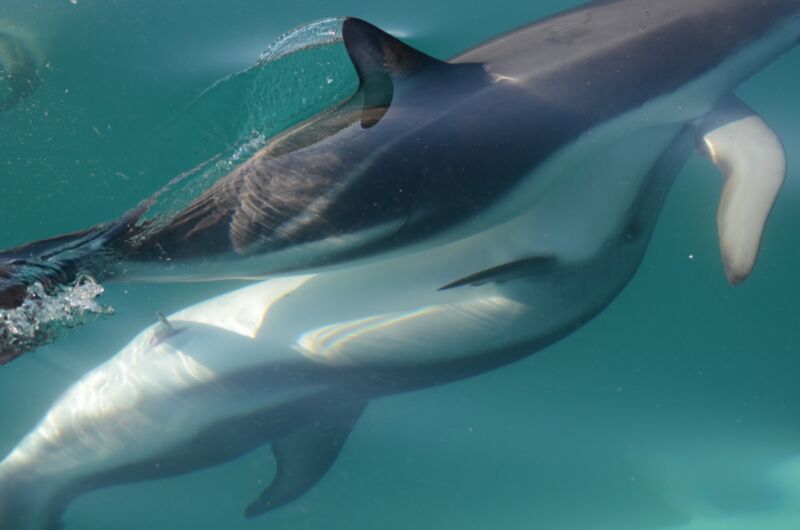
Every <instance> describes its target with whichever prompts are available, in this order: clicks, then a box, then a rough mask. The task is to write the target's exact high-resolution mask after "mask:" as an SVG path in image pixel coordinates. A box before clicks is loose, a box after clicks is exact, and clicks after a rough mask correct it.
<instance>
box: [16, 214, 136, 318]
mask: <svg viewBox="0 0 800 530" xmlns="http://www.w3.org/2000/svg"><path fill="white" fill-rule="evenodd" d="M145 210H146V206H142V207H137V208H135V209H133V210H131V211H130V212H128V213H126V214H125V215H123V216H121V217H119V218H117V219H114V220H113V221H109V222H107V223H101V224H98V225H95V226H93V227H90V228H87V229H85V230H80V231H77V232H72V233H69V234H64V235H61V236H56V237H52V238H48V239H42V240H39V241H34V242H32V243H27V244H25V245H21V246H18V247H14V248H10V249H7V250H3V251H0V309H13V308H15V307H18V306H20V305H22V303H23V302H24V301H25V299H26V298H27V296H28V290H29V288H30V287H31V286H32V285H33V284H34V283H37V282H38V283H41V284H42V285H43V287H44V288H45V289H50V288H53V287H57V286H59V285H66V284H68V283H70V282H73V281H75V280H76V278H78V277H79V276H80V275H82V274H90V275H93V276H96V277H97V279H103V278H104V277H105V276H107V274H108V271H107V267H108V265H109V264H110V263H113V262H115V261H116V260H117V259H119V258H120V257H121V254H122V253H124V248H125V244H124V243H125V242H126V241H127V240H128V239H129V238H130V236H131V235H132V233H133V232H134V231H135V225H136V222H137V221H138V220H139V218H140V217H141V216H142V215H143V213H144V212H145Z"/></svg>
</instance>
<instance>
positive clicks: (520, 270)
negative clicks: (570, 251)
mask: <svg viewBox="0 0 800 530" xmlns="http://www.w3.org/2000/svg"><path fill="white" fill-rule="evenodd" d="M557 263H558V258H556V257H555V256H532V257H527V258H522V259H518V260H515V261H511V262H509V263H504V264H502V265H498V266H497V267H491V268H489V269H485V270H482V271H480V272H476V273H474V274H470V275H469V276H465V277H463V278H461V279H459V280H456V281H454V282H450V283H448V284H447V285H445V286H444V287H440V288H439V289H438V290H439V291H446V290H448V289H453V288H455V287H463V286H465V285H471V286H473V287H477V286H480V285H484V284H487V283H503V282H507V281H511V280H516V279H521V278H527V277H531V276H535V275H538V274H542V273H545V272H549V271H551V270H553V267H554V266H555V265H556V264H557Z"/></svg>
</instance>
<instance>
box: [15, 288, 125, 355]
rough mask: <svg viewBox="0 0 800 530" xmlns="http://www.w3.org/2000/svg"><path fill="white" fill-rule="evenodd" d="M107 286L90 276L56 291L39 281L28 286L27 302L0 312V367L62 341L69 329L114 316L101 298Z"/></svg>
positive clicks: (111, 309)
mask: <svg viewBox="0 0 800 530" xmlns="http://www.w3.org/2000/svg"><path fill="white" fill-rule="evenodd" d="M103 291H104V289H103V286H102V285H100V284H99V283H97V282H96V281H95V280H94V279H93V278H91V277H90V276H85V275H84V276H81V277H79V278H78V279H76V280H75V281H74V282H73V283H72V284H70V285H60V286H56V287H54V288H53V289H50V290H48V289H45V287H44V286H43V285H42V284H41V283H39V282H37V283H34V284H33V285H31V286H29V287H28V294H27V297H26V299H25V301H24V302H23V303H22V305H20V306H19V307H16V308H14V309H0V364H5V363H7V362H9V361H11V360H13V359H15V358H16V357H18V356H20V355H22V354H23V353H26V352H28V351H31V350H33V349H35V348H38V347H39V346H43V345H45V344H47V343H49V342H52V341H54V340H56V339H58V338H59V337H60V336H62V335H64V334H65V333H67V332H68V331H69V330H71V329H74V328H76V327H78V326H81V325H83V324H85V323H87V322H88V321H91V320H94V319H95V318H97V316H99V315H110V314H112V313H113V312H114V310H113V308H111V307H108V306H103V305H101V304H99V303H98V302H97V298H98V297H99V296H100V295H101V294H103Z"/></svg>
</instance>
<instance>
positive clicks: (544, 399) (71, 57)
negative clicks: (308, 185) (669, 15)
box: [0, 0, 800, 530]
mask: <svg viewBox="0 0 800 530" xmlns="http://www.w3.org/2000/svg"><path fill="white" fill-rule="evenodd" d="M579 3H581V2H576V1H571V2H567V1H563V0H562V1H555V0H539V1H537V2H521V1H508V2H486V1H481V2H479V1H477V0H461V1H458V2H455V1H452V0H449V1H439V2H429V1H428V2H423V1H420V0H406V1H405V2H402V3H399V2H397V3H380V2H363V1H357V0H327V1H322V0H303V1H298V2H290V3H278V2H274V1H268V0H259V1H253V0H230V1H226V2H218V1H211V0H192V1H189V0H170V1H169V2H155V1H152V0H143V1H137V2H132V1H128V2H124V1H110V0H104V1H101V0H77V1H75V0H52V1H48V2H33V1H31V0H3V3H2V6H0V33H13V34H16V35H20V36H22V37H23V38H24V39H25V41H26V43H27V44H28V45H29V47H30V49H31V53H32V54H33V55H35V56H36V58H37V60H38V61H39V63H40V65H41V68H40V72H41V82H40V84H39V86H37V87H36V88H35V90H34V91H33V92H32V93H31V94H29V95H28V96H27V97H26V98H24V99H23V100H21V101H19V102H18V103H17V104H16V105H15V106H14V107H13V108H11V109H9V110H7V111H5V112H2V113H0V248H6V247H9V246H12V245H16V244H21V243H24V242H27V241H30V240H34V239H40V238H43V237H48V236H51V235H54V234H59V233H63V232H66V231H70V230H77V229H80V228H83V227H85V226H88V225H91V224H94V223H97V222H101V221H104V220H107V219H110V218H113V217H116V216H118V215H119V214H120V213H122V212H123V211H125V210H127V209H129V208H131V207H133V206H135V205H136V204H137V202H139V201H140V200H142V199H145V198H146V197H148V196H149V195H151V194H152V193H153V192H155V191H156V190H159V189H161V188H162V186H164V185H165V184H166V183H167V182H168V181H170V180H171V179H172V178H173V177H175V176H177V175H179V174H181V173H182V172H185V171H189V170H192V168H197V167H198V166H201V165H202V164H203V163H204V162H205V161H208V160H212V159H214V157H216V156H221V159H222V160H223V161H224V160H230V159H231V157H232V156H234V155H231V154H230V153H228V152H226V151H224V150H225V149H230V148H233V147H235V145H232V144H231V142H230V139H231V138H232V137H236V136H237V135H240V137H241V138H242V139H243V141H244V140H247V132H248V131H249V130H251V129H252V127H256V125H255V123H256V122H257V123H258V127H260V130H259V132H261V133H265V132H266V133H269V132H270V131H271V132H276V131H277V130H280V128H282V127H285V126H286V125H288V123H291V121H293V120H297V119H300V118H302V117H303V112H309V109H310V112H312V113H313V111H314V107H315V105H316V106H320V105H322V106H324V104H325V102H326V101H328V100H329V99H330V98H332V97H334V96H335V95H336V94H337V93H338V92H337V91H343V93H345V94H346V93H347V90H348V89H349V88H352V86H354V85H352V83H353V82H354V79H355V77H354V76H353V75H352V73H351V74H350V76H349V77H348V76H347V75H346V74H342V75H339V73H340V72H342V65H341V64H338V63H337V64H332V63H319V62H318V61H319V60H321V59H319V58H317V57H313V56H306V57H305V58H304V59H302V61H305V62H306V63H305V65H304V64H300V66H299V67H298V66H297V65H295V66H293V68H295V67H297V68H300V70H301V73H302V75H298V74H297V71H296V70H293V71H292V72H288V71H283V72H282V71H278V72H277V74H275V75H272V76H263V78H261V77H259V78H258V79H256V80H255V81H253V80H252V79H251V81H253V82H252V83H250V84H249V85H248V90H251V92H252V89H253V86H254V83H255V85H258V86H257V88H258V90H262V91H265V93H267V94H269V95H268V96H267V97H266V98H265V99H262V100H259V101H258V102H256V103H252V102H251V103H249V104H247V105H245V104H243V103H242V101H240V99H238V96H239V95H241V94H243V90H244V89H242V88H241V87H239V86H238V85H237V83H238V82H239V81H238V79H245V80H247V79H248V78H247V77H246V76H245V77H241V76H239V77H233V78H231V77H229V76H231V75H232V74H235V73H237V72H242V71H243V70H246V69H248V68H250V67H251V66H252V65H254V64H256V63H257V61H258V59H259V56H260V55H261V53H262V52H264V51H265V50H268V49H270V45H271V43H273V42H274V41H275V40H276V39H278V38H279V37H280V36H281V35H282V34H284V33H285V32H286V31H288V30H290V29H291V28H293V27H296V26H298V25H301V24H305V23H308V22H311V21H314V20H319V19H324V18H327V17H338V16H344V15H353V16H358V17H361V18H364V19H366V20H369V21H370V22H372V23H374V24H376V25H378V26H379V27H382V28H384V29H387V30H389V31H390V32H392V33H394V34H395V35H397V36H399V37H401V38H403V39H404V40H405V41H406V42H408V43H409V44H411V45H413V46H415V47H417V48H420V49H422V50H424V51H426V52H427V53H430V54H432V55H434V56H437V57H440V58H447V57H450V56H452V55H455V54H456V53H458V52H460V51H461V50H463V49H465V48H468V47H470V46H473V45H475V44H478V43H480V42H481V41H483V40H485V39H487V38H490V37H492V36H494V35H496V34H498V33H501V32H503V31H506V30H509V29H511V28H514V27H516V26H519V25H522V24H525V23H527V22H530V21H533V20H535V19H537V18H541V17H542V16H545V15H547V14H550V13H553V12H556V11H559V10H562V9H565V8H568V7H572V6H574V5H578V4H579ZM325 60H327V59H325ZM330 72H336V77H335V78H334V79H332V80H331V79H329V78H330V76H331V74H330ZM264 83H274V85H263V84H264ZM251 92H250V93H249V94H250V95H251V96H252V93H251ZM738 94H739V95H740V96H741V97H742V99H743V100H744V101H745V102H747V103H748V104H750V105H751V106H752V107H753V108H754V109H756V110H757V111H758V112H759V113H760V114H761V115H762V116H763V117H764V118H765V119H766V121H767V122H768V123H770V125H772V126H773V128H774V129H775V130H776V131H777V133H778V134H779V136H780V137H781V139H782V140H783V142H784V145H785V147H786V150H787V155H788V159H789V175H788V177H787V182H786V185H785V188H784V190H783V193H782V195H781V197H780V198H779V200H778V203H777V205H776V207H775V210H774V211H773V214H772V217H771V219H770V222H769V225H768V227H767V231H766V236H765V239H764V242H763V246H762V252H761V255H760V257H759V261H758V263H757V265H756V269H755V272H754V273H753V275H752V276H751V277H750V278H749V279H748V280H747V281H746V282H745V283H744V284H743V285H742V286H740V287H737V288H732V287H730V286H729V285H728V283H727V281H726V280H725V277H724V274H723V271H722V265H721V262H720V258H719V251H718V244H717V238H716V222H715V217H716V206H717V200H718V195H719V190H720V186H721V179H720V178H719V176H718V174H717V172H716V170H715V169H714V168H713V167H712V166H711V164H710V163H709V162H707V161H705V160H704V159H701V158H700V157H699V156H696V155H695V156H693V157H692V158H691V160H690V162H689V163H688V164H687V166H686V167H685V169H684V171H683V172H682V173H681V175H680V176H679V177H678V180H677V182H676V184H675V185H674V187H673V189H672V191H671V193H670V196H669V199H668V202H667V204H666V207H665V210H664V212H663V213H662V215H661V218H660V220H659V224H658V227H657V229H656V232H655V235H654V238H653V240H652V242H651V244H650V247H649V250H648V252H647V255H646V258H645V261H644V263H643V265H642V267H641V269H640V270H639V272H638V274H637V275H636V277H635V278H634V280H633V281H632V282H631V283H630V285H629V286H628V287H627V288H626V289H625V290H624V291H623V293H622V294H621V295H620V296H619V298H618V299H617V300H616V301H615V302H614V303H613V304H612V305H611V306H610V307H609V308H608V309H606V310H605V311H604V312H603V313H602V314H601V315H600V316H599V317H597V318H596V319H595V320H593V321H592V322H590V323H589V324H588V325H586V326H585V327H583V328H582V329H580V330H579V331H578V332H576V333H574V334H572V335H571V336H569V337H567V338H566V339H564V340H562V341H560V342H558V343H556V344H555V345H553V346H551V347H549V348H547V349H545V350H543V351H542V352H540V353H538V354H536V355H534V356H531V357H529V358H528V359H527V360H525V361H523V362H520V363H517V364H514V365H511V366H508V367H506V368H503V369H500V370H497V371H495V372H491V373H488V374H485V375H482V376H480V377H477V378H474V379H471V380H467V381H463V382H459V383H455V384H452V385H447V386H443V387H439V388H434V389H429V390H425V391H420V392H415V393H410V394H406V395H400V396H393V397H389V398H384V399H380V400H376V401H373V402H371V403H370V405H369V407H368V408H367V410H366V412H365V414H364V415H363V416H362V418H361V419H360V421H359V422H358V424H357V427H356V429H355V431H354V432H353V434H352V435H351V436H350V438H349V440H348V442H347V444H346V445H345V447H344V450H343V452H342V455H341V456H340V458H339V459H338V461H337V462H336V464H335V466H334V467H333V469H332V470H331V472H330V473H329V474H328V475H327V476H326V477H325V478H324V479H323V480H322V482H321V483H320V484H319V485H318V486H317V487H316V488H314V489H313V490H312V491H311V492H310V493H308V494H307V495H305V496H303V497H302V498H301V499H299V500H298V501H296V502H294V503H292V504H291V505H289V506H287V507H285V508H283V509H280V510H278V511H276V512H274V513H270V514H268V515H266V516H264V517H261V518H258V519H255V520H251V521H248V520H245V519H244V517H243V515H242V514H243V510H244V507H245V506H246V505H247V504H248V503H249V502H250V501H251V500H253V499H254V498H255V497H256V496H257V494H258V493H259V492H260V490H261V489H262V487H263V485H264V484H266V483H267V482H268V481H269V479H270V478H271V476H272V473H273V472H274V461H273V458H272V455H271V453H270V451H269V449H268V448H263V449H259V450H257V451H255V452H253V453H251V454H249V455H247V456H246V457H244V458H241V459H239V460H237V461H235V462H233V463H231V464H227V465H224V466H220V467H217V468H213V469H209V470H205V471H201V472H197V473H193V474H190V475H186V476H182V477H178V478H175V479H169V480H162V481H156V482H146V483H141V484H134V485H128V486H122V487H115V488H110V489H107V490H101V491H98V492H95V493H92V494H89V495H86V496H84V497H81V498H79V499H78V500H77V502H75V503H74V504H73V505H72V506H71V507H70V509H69V511H68V512H67V514H66V517H65V522H66V530H95V529H97V530H100V529H103V530H108V529H113V530H134V529H136V530H139V529H141V528H155V529H170V530H172V529H175V530H183V529H186V530H188V529H193V530H195V529H221V528H226V529H227V528H230V529H256V528H258V529H261V528H264V529H267V528H268V529H275V530H278V529H292V530H294V529H298V530H299V529H326V530H334V529H360V528H364V529H373V528H383V529H398V530H399V529H410V528H423V529H440V528H458V529H487V528H492V529H522V528H526V529H527V528H537V529H539V528H540V529H547V530H550V529H591V530H594V529H615V530H622V529H678V528H680V529H683V528H685V529H725V530H727V529H736V528H743V529H744V528H747V529H754V528H758V529H762V530H777V529H780V530H798V529H800V384H798V380H799V378H800V317H799V316H798V315H800V300H798V298H800V296H799V295H800V279H799V278H798V275H797V271H800V245H798V241H800V239H798V236H797V231H798V230H800V97H798V94H800V50H795V51H794V52H792V53H791V54H789V55H787V56H785V57H783V58H782V59H780V60H779V61H777V62H775V63H774V64H773V65H771V66H770V67H768V68H767V69H766V70H764V71H763V72H762V73H760V74H759V75H757V76H755V77H754V78H753V79H752V80H750V81H749V82H748V83H746V84H745V85H744V86H742V87H741V89H740V90H739V91H738ZM242 135H243V136H242ZM256 136H257V135H256ZM256 140H258V138H256ZM598 170H599V171H613V170H614V168H613V167H610V168H599V169H598ZM200 173H203V171H200ZM203 175H204V174H203ZM203 175H201V176H203ZM598 281H602V278H598ZM234 285H238V284H234V283H232V282H229V283H225V284H200V285H190V286H187V285H155V286H154V285H137V284H109V285H107V286H106V287H107V291H106V293H105V295H104V296H103V299H102V300H103V302H104V303H107V304H109V305H111V306H115V307H117V308H118V310H117V315H116V316H114V317H113V318H104V319H101V320H100V321H98V322H95V323H93V324H92V325H88V326H85V327H83V328H81V329H78V330H76V331H75V332H74V333H72V334H70V335H68V336H66V337H64V338H62V339H60V340H59V341H58V342H57V343H55V344H53V345H50V346H46V347H43V348H41V349H39V350H37V351H35V352H33V353H29V354H27V355H25V356H23V357H21V358H20V359H18V360H16V361H14V362H13V363H11V364H9V365H6V366H2V367H0V418H1V420H0V421H2V428H0V453H2V454H6V453H7V452H8V451H9V450H10V449H11V448H12V447H13V446H14V445H15V444H16V443H17V442H18V441H19V440H20V439H21V438H22V436H24V435H25V434H26V433H27V432H28V431H29V430H30V429H31V428H32V427H33V426H34V425H35V424H36V422H38V420H39V419H40V417H41V416H42V415H43V413H44V412H45V411H46V410H47V408H48V406H49V405H50V403H51V402H52V401H53V400H54V399H55V398H56V397H57V396H58V395H59V394H60V393H61V392H62V391H63V390H64V389H65V388H66V387H67V386H69V385H70V384H71V383H72V382H74V381H75V380H76V379H77V378H78V377H79V376H80V375H82V374H83V373H85V372H86V371H88V370H89V369H91V368H92V367H94V366H96V365H97V364H99V363H100V362H102V361H103V360H105V359H107V358H108V357H110V356H111V355H113V354H114V353H115V352H116V351H118V350H119V349H120V348H121V347H122V346H124V345H125V344H127V342H128V341H129V340H130V339H131V338H132V337H133V336H134V335H135V334H136V333H138V331H139V330H141V329H142V328H143V327H145V326H147V325H149V324H151V323H153V322H154V321H155V318H156V317H155V315H156V312H164V313H169V312H171V311H174V310H176V309H179V308H181V307H184V306H187V305H189V304H191V303H194V302H197V301H200V300H203V299H205V298H207V297H209V296H211V295H213V294H217V293H219V292H222V291H225V290H229V289H231V288H233V287H234ZM365 295H367V293H365Z"/></svg>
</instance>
